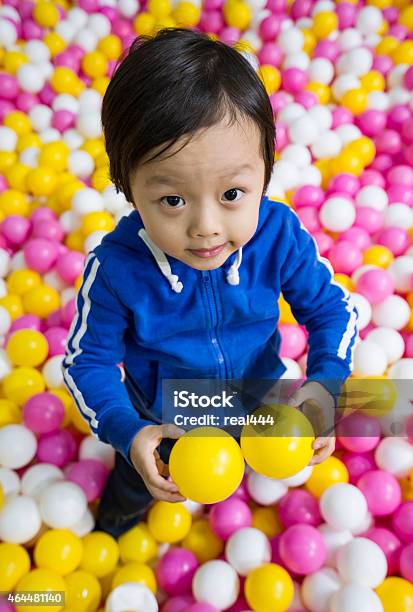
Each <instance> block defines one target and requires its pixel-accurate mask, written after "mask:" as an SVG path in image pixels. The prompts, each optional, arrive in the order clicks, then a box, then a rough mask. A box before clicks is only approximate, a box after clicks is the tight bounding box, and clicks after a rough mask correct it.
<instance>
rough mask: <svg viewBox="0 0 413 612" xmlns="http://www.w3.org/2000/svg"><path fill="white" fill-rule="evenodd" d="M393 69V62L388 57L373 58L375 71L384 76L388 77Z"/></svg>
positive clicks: (377, 56) (378, 56)
mask: <svg viewBox="0 0 413 612" xmlns="http://www.w3.org/2000/svg"><path fill="white" fill-rule="evenodd" d="M392 67H393V61H392V59H391V58H390V57H389V56H388V55H376V56H374V57H373V66H372V68H373V70H377V71H378V72H380V73H381V74H382V75H383V76H386V75H387V73H388V72H389V70H390V69H391V68H392Z"/></svg>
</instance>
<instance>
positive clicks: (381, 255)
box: [363, 244, 394, 268]
mask: <svg viewBox="0 0 413 612" xmlns="http://www.w3.org/2000/svg"><path fill="white" fill-rule="evenodd" d="M393 260H394V255H393V253H392V252H391V251H390V249H388V248H387V247H385V246H383V245H381V244H375V245H373V246H371V247H369V248H368V249H366V250H365V251H364V253H363V264H364V265H373V266H379V268H388V267H389V265H390V264H391V263H392V261H393Z"/></svg>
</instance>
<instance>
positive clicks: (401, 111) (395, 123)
mask: <svg viewBox="0 0 413 612" xmlns="http://www.w3.org/2000/svg"><path fill="white" fill-rule="evenodd" d="M410 117H411V112H410V109H409V108H408V107H407V106H406V105H405V104H397V105H396V106H393V108H392V109H390V111H389V113H388V115H387V127H388V128H391V129H392V130H396V131H397V130H399V131H400V130H401V128H402V127H403V124H404V123H405V122H406V121H408V120H409V119H410Z"/></svg>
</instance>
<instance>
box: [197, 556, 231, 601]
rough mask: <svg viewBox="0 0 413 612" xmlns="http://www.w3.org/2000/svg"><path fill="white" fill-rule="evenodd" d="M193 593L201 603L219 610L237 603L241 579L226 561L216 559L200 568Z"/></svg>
mask: <svg viewBox="0 0 413 612" xmlns="http://www.w3.org/2000/svg"><path fill="white" fill-rule="evenodd" d="M192 591H193V594H194V597H195V599H196V600H197V601H198V602H200V603H208V604H210V605H212V606H215V607H216V608H217V609H218V610H222V609H226V608H229V607H230V606H232V604H234V603H235V601H236V599H237V597H238V593H239V578H238V576H237V573H236V571H235V569H234V568H233V567H232V566H231V565H230V564H229V563H227V562H226V561H222V560H220V559H215V560H211V561H207V562H206V563H204V564H203V565H202V566H201V567H199V568H198V569H197V570H196V572H195V575H194V579H193V583H192Z"/></svg>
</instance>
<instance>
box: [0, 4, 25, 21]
mask: <svg viewBox="0 0 413 612" xmlns="http://www.w3.org/2000/svg"><path fill="white" fill-rule="evenodd" d="M0 17H10V19H11V20H12V21H16V22H17V23H21V18H20V15H19V13H18V12H17V11H16V9H15V8H13V7H12V6H0Z"/></svg>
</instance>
